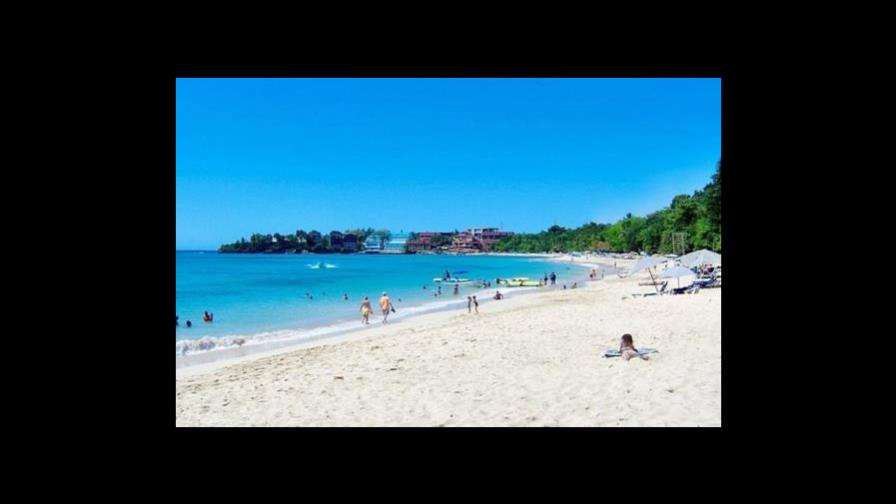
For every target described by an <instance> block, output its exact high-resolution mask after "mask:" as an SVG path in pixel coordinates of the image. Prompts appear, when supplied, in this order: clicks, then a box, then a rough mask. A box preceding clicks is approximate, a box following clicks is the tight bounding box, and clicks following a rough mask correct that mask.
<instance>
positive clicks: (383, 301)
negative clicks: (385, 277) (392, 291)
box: [380, 291, 392, 324]
mask: <svg viewBox="0 0 896 504" xmlns="http://www.w3.org/2000/svg"><path fill="white" fill-rule="evenodd" d="M380 308H381V309H382V310H383V323H384V324H385V323H386V319H387V318H389V310H390V309H391V308H392V300H391V299H389V295H388V294H386V292H385V291H383V296H382V297H381V298H380Z"/></svg>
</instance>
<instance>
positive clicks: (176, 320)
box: [174, 315, 180, 326]
mask: <svg viewBox="0 0 896 504" xmlns="http://www.w3.org/2000/svg"><path fill="white" fill-rule="evenodd" d="M174 325H176V326H179V325H180V317H178V316H177V315H175V316H174Z"/></svg>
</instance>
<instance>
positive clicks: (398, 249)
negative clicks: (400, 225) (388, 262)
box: [383, 232, 408, 254]
mask: <svg viewBox="0 0 896 504" xmlns="http://www.w3.org/2000/svg"><path fill="white" fill-rule="evenodd" d="M407 241H408V233H404V232H401V233H395V234H393V235H392V237H391V238H390V239H389V241H387V242H386V243H384V244H383V252H387V253H390V254H403V253H404V246H405V244H406V243H407Z"/></svg>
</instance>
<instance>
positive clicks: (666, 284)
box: [643, 281, 669, 297]
mask: <svg viewBox="0 0 896 504" xmlns="http://www.w3.org/2000/svg"><path fill="white" fill-rule="evenodd" d="M668 285H669V282H668V281H667V282H663V284H662V285H661V286H660V288H659V292H645V293H644V294H643V296H644V297H647V296H656V295H657V294H665V293H666V287H667V286H668Z"/></svg>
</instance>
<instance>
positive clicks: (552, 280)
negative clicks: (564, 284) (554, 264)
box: [551, 271, 557, 285]
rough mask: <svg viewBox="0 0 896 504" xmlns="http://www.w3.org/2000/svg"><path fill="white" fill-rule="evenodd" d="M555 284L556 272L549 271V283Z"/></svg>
mask: <svg viewBox="0 0 896 504" xmlns="http://www.w3.org/2000/svg"><path fill="white" fill-rule="evenodd" d="M556 284H557V274H556V273H554V272H553V271H552V272H551V285H556Z"/></svg>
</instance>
